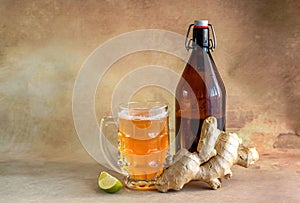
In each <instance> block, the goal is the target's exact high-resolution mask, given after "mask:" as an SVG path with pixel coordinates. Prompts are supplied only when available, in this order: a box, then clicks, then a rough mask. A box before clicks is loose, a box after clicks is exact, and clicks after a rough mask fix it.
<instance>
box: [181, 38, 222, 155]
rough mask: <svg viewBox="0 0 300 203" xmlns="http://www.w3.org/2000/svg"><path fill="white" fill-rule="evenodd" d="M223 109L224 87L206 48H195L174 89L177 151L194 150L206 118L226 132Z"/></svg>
mask: <svg viewBox="0 0 300 203" xmlns="http://www.w3.org/2000/svg"><path fill="white" fill-rule="evenodd" d="M200 37H203V36H200ZM194 38H195V37H194ZM201 45H202V44H201ZM225 110H226V92H225V86H224V83H223V81H222V79H221V77H220V74H219V72H218V70H217V67H216V65H215V63H214V61H213V59H212V56H211V54H210V52H209V49H208V48H205V47H200V46H195V47H194V48H193V51H192V53H191V56H190V59H189V62H188V63H187V64H186V66H185V69H184V71H183V73H182V77H181V79H180V81H179V83H178V85H177V88H176V106H175V117H176V119H175V131H176V150H179V149H180V148H186V149H188V150H189V151H190V152H194V151H196V150H197V146H198V142H199V139H200V133H201V127H202V123H203V121H204V119H206V118H207V117H209V116H214V117H216V118H217V120H218V128H219V129H220V130H225V120H226V119H225V114H226V112H225Z"/></svg>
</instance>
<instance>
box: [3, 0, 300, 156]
mask: <svg viewBox="0 0 300 203" xmlns="http://www.w3.org/2000/svg"><path fill="white" fill-rule="evenodd" d="M299 8H300V2H299V1H297V0H295V1H292V0H290V1H288V0H286V1H284V0H282V1H280V0H277V1H276V0H269V1H256V0H255V1H246V0H245V1H208V0H207V1H191V0H186V1H133V0H125V1H104V0H102V1H71V0H69V1H31V0H28V1H14V0H1V1H0V152H1V153H2V154H3V155H4V154H12V155H16V154H17V155H18V156H22V154H30V155H31V156H34V157H40V158H50V157H52V158H53V157H55V156H57V157H61V156H71V157H72V156H73V155H74V157H75V158H76V157H78V156H79V155H83V157H85V158H87V156H86V153H85V152H84V150H83V148H82V146H81V144H80V142H79V140H78V138H77V135H76V132H75V128H74V124H73V118H72V91H73V85H74V82H75V79H76V75H77V73H78V71H79V69H80V67H81V65H82V63H83V62H84V60H85V59H86V58H87V57H88V56H89V54H90V53H91V52H92V51H93V50H94V49H96V48H97V47H98V46H99V45H100V44H102V43H104V42H105V41H106V40H108V39H110V38H112V37H114V36H117V35H119V34H122V33H124V32H129V31H134V30H137V29H145V28H156V29H165V30H170V31H173V32H176V33H179V34H182V35H185V33H186V30H187V27H188V25H189V24H190V23H192V22H193V20H195V19H208V20H209V21H210V22H211V23H213V24H214V26H215V30H216V33H217V37H218V47H217V49H216V51H215V52H214V53H213V57H214V59H215V62H216V64H217V66H218V68H219V71H220V73H221V75H222V77H223V80H224V82H225V85H226V88H227V93H228V95H227V101H228V102H227V110H228V112H227V113H228V114H227V115H228V122H227V127H228V128H231V129H235V130H239V131H240V132H241V135H242V136H243V137H244V139H245V140H246V141H247V142H250V143H251V142H255V143H256V145H257V146H258V149H259V151H261V152H266V153H267V152H268V151H269V150H271V149H272V148H273V144H274V143H275V142H276V140H278V138H277V137H278V136H279V135H280V134H288V135H287V138H288V139H290V138H291V139H293V140H296V142H294V143H297V142H298V143H299V136H297V135H296V134H298V135H299V134H300V121H299V119H300V106H299V100H300V88H299V86H300V81H299V80H300V75H299V74H300V71H299V64H300V61H299V55H300V51H299V50H300V46H299V43H300V33H299V32H300V15H299V10H300V9H299ZM137 43H138V42H137ZM149 63H151V64H157V65H163V66H166V67H169V68H171V69H172V70H175V71H176V72H178V73H180V72H181V71H182V70H183V67H184V63H183V62H182V61H180V60H178V59H177V58H175V57H172V56H169V55H166V54H162V53H155V52H145V53H137V54H133V55H130V56H126V57H124V58H123V59H121V60H120V61H118V62H116V63H115V64H114V65H113V66H112V68H111V69H110V71H109V72H108V73H107V74H106V76H105V78H104V79H103V81H102V82H101V83H100V86H99V89H98V91H97V95H96V110H97V116H98V117H99V118H100V117H102V116H103V115H102V114H106V113H109V112H108V110H107V109H109V104H110V98H109V96H110V93H111V90H113V88H114V87H115V85H116V83H117V82H118V79H119V78H120V77H121V75H120V74H121V73H126V71H130V70H133V69H134V68H137V67H140V66H142V65H147V64H149ZM120 69H122V71H121V72H120ZM101 88H102V89H101ZM149 90H151V88H150V89H149V88H145V89H144V90H142V91H143V92H140V93H138V95H136V97H142V96H141V95H147V94H150V95H151V94H152V95H151V96H152V97H154V98H163V99H166V100H172V98H171V95H167V94H166V92H164V91H161V90H159V89H156V90H155V91H153V92H155V94H153V92H152V93H149ZM100 111H101V112H102V113H99V112H100ZM103 112H104V113H103ZM283 141H284V140H283ZM282 147H299V145H297V144H294V145H292V146H290V145H283V146H282Z"/></svg>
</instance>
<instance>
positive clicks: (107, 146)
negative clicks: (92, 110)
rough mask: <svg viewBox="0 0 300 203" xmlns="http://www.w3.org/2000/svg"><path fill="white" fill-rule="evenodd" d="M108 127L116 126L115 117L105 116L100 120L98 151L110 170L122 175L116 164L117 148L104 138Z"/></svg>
mask: <svg viewBox="0 0 300 203" xmlns="http://www.w3.org/2000/svg"><path fill="white" fill-rule="evenodd" d="M110 125H114V126H118V124H117V123H116V122H115V117H112V116H106V117H103V118H102V119H101V121H100V135H99V141H100V150H101V152H102V155H103V157H104V159H105V160H106V162H107V163H108V165H109V166H110V167H111V169H113V170H114V171H116V172H118V173H122V172H121V170H120V167H119V166H118V164H117V163H118V157H119V151H118V148H117V147H116V146H114V145H113V144H111V142H110V141H109V140H108V139H107V138H106V137H105V135H108V127H109V126H110ZM116 133H117V132H116Z"/></svg>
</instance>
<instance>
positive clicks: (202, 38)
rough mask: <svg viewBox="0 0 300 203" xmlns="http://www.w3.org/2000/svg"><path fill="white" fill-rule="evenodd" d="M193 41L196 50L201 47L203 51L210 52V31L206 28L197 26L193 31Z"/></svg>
mask: <svg viewBox="0 0 300 203" xmlns="http://www.w3.org/2000/svg"><path fill="white" fill-rule="evenodd" d="M193 41H194V43H195V45H196V46H195V49H197V46H200V47H201V48H202V49H203V51H205V52H209V31H208V27H206V26H199V27H198V26H195V27H194V29H193Z"/></svg>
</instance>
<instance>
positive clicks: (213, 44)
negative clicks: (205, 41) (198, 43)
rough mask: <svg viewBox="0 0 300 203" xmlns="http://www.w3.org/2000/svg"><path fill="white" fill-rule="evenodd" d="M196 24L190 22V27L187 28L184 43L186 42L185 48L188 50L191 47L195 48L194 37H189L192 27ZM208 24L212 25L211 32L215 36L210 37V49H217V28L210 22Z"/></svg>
mask: <svg viewBox="0 0 300 203" xmlns="http://www.w3.org/2000/svg"><path fill="white" fill-rule="evenodd" d="M194 25H195V24H193V23H192V24H190V25H189V28H188V30H187V33H186V37H185V43H184V44H185V48H186V50H187V51H189V50H190V49H194V47H195V43H194V42H193V39H191V38H189V34H190V31H191V28H192V27H193V26H194ZM208 26H209V27H210V29H211V33H212V36H213V39H209V49H210V50H211V51H214V50H215V49H216V46H217V38H216V34H215V29H214V26H213V25H212V24H208Z"/></svg>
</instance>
